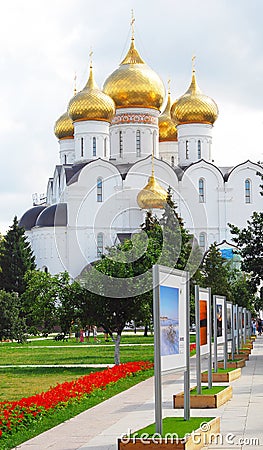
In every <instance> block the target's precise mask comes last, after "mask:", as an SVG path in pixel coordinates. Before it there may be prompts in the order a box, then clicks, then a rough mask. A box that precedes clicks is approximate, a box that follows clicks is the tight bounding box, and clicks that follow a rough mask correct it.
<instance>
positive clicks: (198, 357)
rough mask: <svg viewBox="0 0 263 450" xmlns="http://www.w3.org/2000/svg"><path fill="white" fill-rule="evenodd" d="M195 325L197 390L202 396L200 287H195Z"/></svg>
mask: <svg viewBox="0 0 263 450" xmlns="http://www.w3.org/2000/svg"><path fill="white" fill-rule="evenodd" d="M195 323H196V389H197V394H202V386H201V351H200V305H199V286H197V285H196V286H195Z"/></svg>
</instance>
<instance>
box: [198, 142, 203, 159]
mask: <svg viewBox="0 0 263 450" xmlns="http://www.w3.org/2000/svg"><path fill="white" fill-rule="evenodd" d="M201 157H202V153H201V141H200V139H198V141H197V158H198V159H201Z"/></svg>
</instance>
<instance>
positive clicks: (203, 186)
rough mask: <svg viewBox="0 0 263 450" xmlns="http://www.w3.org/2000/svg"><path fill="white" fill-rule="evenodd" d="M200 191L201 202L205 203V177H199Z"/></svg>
mask: <svg viewBox="0 0 263 450" xmlns="http://www.w3.org/2000/svg"><path fill="white" fill-rule="evenodd" d="M198 192H199V203H204V202H205V180H204V179H203V178H200V179H199V182H198Z"/></svg>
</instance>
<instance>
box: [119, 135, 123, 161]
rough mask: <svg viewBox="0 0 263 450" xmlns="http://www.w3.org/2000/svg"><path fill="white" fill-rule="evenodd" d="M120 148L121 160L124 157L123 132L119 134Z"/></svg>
mask: <svg viewBox="0 0 263 450" xmlns="http://www.w3.org/2000/svg"><path fill="white" fill-rule="evenodd" d="M119 146H120V151H119V156H120V158H122V157H123V136H122V131H120V132H119Z"/></svg>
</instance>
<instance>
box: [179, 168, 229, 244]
mask: <svg viewBox="0 0 263 450" xmlns="http://www.w3.org/2000/svg"><path fill="white" fill-rule="evenodd" d="M200 180H203V183H204V195H203V196H202V195H200V192H199V181H200ZM179 192H180V196H181V197H180V202H179V205H178V206H179V208H178V209H179V213H180V215H181V217H182V218H183V220H184V222H185V226H186V227H187V228H188V229H189V230H190V231H191V232H192V233H194V234H195V236H196V238H197V240H198V241H199V237H200V233H205V235H206V237H207V246H209V245H210V244H211V243H213V242H214V241H215V240H216V241H218V240H219V241H220V240H222V239H224V237H223V238H222V236H221V235H222V233H223V234H224V230H223V229H222V224H223V223H224V220H223V218H224V180H223V177H222V174H221V173H220V171H219V170H218V169H217V168H216V167H215V166H213V165H212V164H209V163H206V162H205V161H200V162H199V163H196V164H193V165H192V166H190V167H189V168H188V169H187V170H186V171H185V173H184V175H183V177H182V180H181V182H180V183H179Z"/></svg>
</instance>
